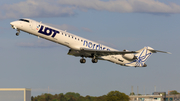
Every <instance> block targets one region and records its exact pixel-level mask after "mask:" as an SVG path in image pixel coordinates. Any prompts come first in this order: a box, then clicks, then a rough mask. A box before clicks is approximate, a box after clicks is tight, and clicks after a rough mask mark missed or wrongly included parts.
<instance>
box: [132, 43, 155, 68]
mask: <svg viewBox="0 0 180 101" xmlns="http://www.w3.org/2000/svg"><path fill="white" fill-rule="evenodd" d="M150 50H154V49H153V48H151V47H148V46H147V47H144V48H143V49H140V50H138V51H137V52H138V53H137V54H136V55H135V56H136V57H137V60H136V61H135V62H136V64H135V65H136V67H146V66H147V65H146V64H145V62H146V61H147V60H148V58H149V57H150V56H151V55H152V53H153V52H152V51H150Z"/></svg>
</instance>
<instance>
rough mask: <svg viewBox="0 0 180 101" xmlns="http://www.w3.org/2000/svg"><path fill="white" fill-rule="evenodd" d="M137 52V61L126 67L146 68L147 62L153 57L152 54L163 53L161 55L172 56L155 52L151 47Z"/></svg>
mask: <svg viewBox="0 0 180 101" xmlns="http://www.w3.org/2000/svg"><path fill="white" fill-rule="evenodd" d="M136 52H137V54H135V56H136V57H137V59H135V60H134V61H132V62H131V63H127V64H125V65H126V66H134V67H146V66H147V65H146V64H145V62H146V61H147V60H148V58H149V57H150V56H151V55H152V53H157V52H161V53H168V54H171V53H170V52H165V51H159V50H154V49H153V48H151V47H149V46H146V47H144V48H143V49H140V50H138V51H136Z"/></svg>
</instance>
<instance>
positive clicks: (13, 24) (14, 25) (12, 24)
mask: <svg viewBox="0 0 180 101" xmlns="http://www.w3.org/2000/svg"><path fill="white" fill-rule="evenodd" d="M10 24H11V27H12V28H13V29H16V25H17V22H16V21H13V22H10Z"/></svg>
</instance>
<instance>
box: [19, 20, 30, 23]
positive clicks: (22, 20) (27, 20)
mask: <svg viewBox="0 0 180 101" xmlns="http://www.w3.org/2000/svg"><path fill="white" fill-rule="evenodd" d="M19 21H24V22H28V23H29V20H26V19H19Z"/></svg>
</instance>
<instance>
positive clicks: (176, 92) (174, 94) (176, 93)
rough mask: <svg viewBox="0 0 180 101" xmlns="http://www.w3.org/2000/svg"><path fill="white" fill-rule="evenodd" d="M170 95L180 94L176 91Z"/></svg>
mask: <svg viewBox="0 0 180 101" xmlns="http://www.w3.org/2000/svg"><path fill="white" fill-rule="evenodd" d="M169 94H170V95H175V94H180V93H179V92H177V91H176V90H173V91H171V92H170V93H169Z"/></svg>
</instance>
